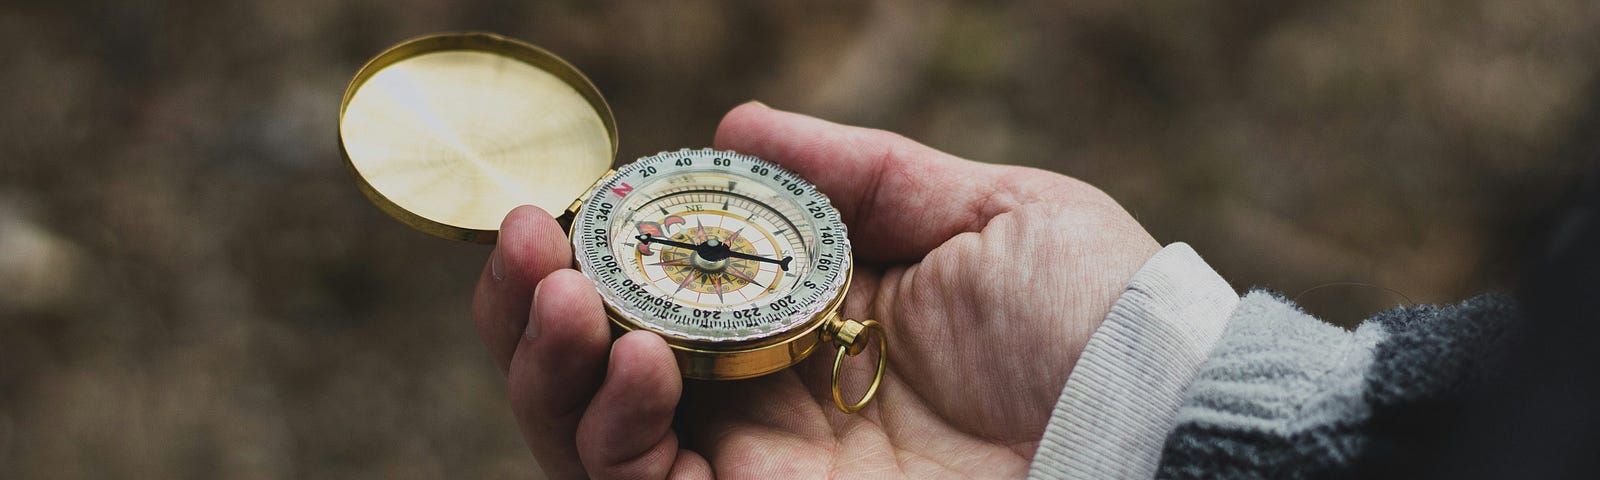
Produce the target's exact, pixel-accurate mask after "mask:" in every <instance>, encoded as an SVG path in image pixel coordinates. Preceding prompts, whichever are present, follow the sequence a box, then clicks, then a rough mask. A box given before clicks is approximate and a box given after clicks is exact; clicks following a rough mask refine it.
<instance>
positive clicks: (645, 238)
mask: <svg viewBox="0 0 1600 480" xmlns="http://www.w3.org/2000/svg"><path fill="white" fill-rule="evenodd" d="M633 238H634V240H638V241H640V242H642V243H659V244H662V245H666V246H669V247H678V248H686V249H689V250H694V251H695V252H697V253H698V252H699V251H700V246H699V245H695V244H693V243H683V242H675V241H672V240H664V239H660V238H656V237H655V235H651V234H648V233H641V234H639V236H636V237H633Z"/></svg>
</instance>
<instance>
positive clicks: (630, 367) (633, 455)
mask: <svg viewBox="0 0 1600 480" xmlns="http://www.w3.org/2000/svg"><path fill="white" fill-rule="evenodd" d="M682 392H683V379H682V377H680V376H679V373H678V367H677V361H676V360H674V359H673V358H672V351H671V349H670V348H668V347H667V344H666V342H664V341H662V340H661V337H660V336H658V335H656V334H654V333H650V332H644V331H635V332H631V333H628V334H626V335H623V336H622V338H619V339H617V341H616V343H614V344H613V345H612V347H611V363H610V365H609V366H608V368H607V371H606V379H605V383H604V384H602V385H601V386H600V391H599V392H598V393H596V394H595V396H594V400H593V401H592V402H590V403H589V409H588V410H587V411H585V412H584V414H583V420H582V422H581V423H580V424H579V425H578V455H579V456H580V457H582V458H583V465H584V467H585V468H586V469H587V471H588V473H589V475H590V476H592V477H594V478H664V477H666V475H667V474H668V473H670V472H671V471H672V468H673V464H674V463H676V461H677V458H678V452H679V451H678V437H677V434H675V433H674V432H673V431H672V415H673V409H675V408H676V407H677V406H678V396H679V395H680V394H681V393H682ZM686 461H689V460H687V459H686ZM686 466H687V464H686Z"/></svg>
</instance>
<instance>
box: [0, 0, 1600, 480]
mask: <svg viewBox="0 0 1600 480" xmlns="http://www.w3.org/2000/svg"><path fill="white" fill-rule="evenodd" d="M449 30H491V31H495V32H499V33H503V34H506V35H509V36H513V37H517V38H521V39H524V40H527V41H530V42H532V43H535V44H539V45H541V46H544V47H546V48H548V49H550V50H553V51H555V52H557V53H558V54H560V55H562V56H564V57H566V58H567V59H568V60H570V61H571V62H572V63H574V64H575V65H577V66H578V67H579V68H580V69H582V70H583V71H584V72H585V73H587V74H588V75H589V76H590V77H591V78H592V79H593V80H594V81H595V83H596V84H597V85H598V86H599V88H600V90H601V91H602V92H603V93H604V94H605V95H606V96H607V98H608V100H609V101H610V103H611V106H612V107H613V109H614V110H615V111H616V116H617V121H618V125H619V129H620V132H621V154H620V155H619V156H620V158H622V159H624V160H628V159H632V158H636V157H639V156H642V155H648V154H651V153H655V152H657V151H660V150H669V149H677V148H680V147H698V146H705V145H707V144H709V143H710V140H711V136H712V132H713V130H714V128H715V126H716V124H717V121H718V119H719V118H720V116H721V114H722V113H723V112H725V111H727V110H728V109H729V108H731V107H733V106H735V105H737V104H739V103H741V102H743V101H745V100H749V99H760V100H762V101H764V102H766V103H768V104H770V105H773V106H776V107H779V108H786V109H792V110H797V111H800V112H804V113H808V114H811V115H815V116H819V117H823V118H827V119H831V120H835V121H839V122H845V123H852V124H859V125H866V126H872V127H878V128H885V129H889V130H893V131H897V132H900V133H903V134H905V135H907V136H909V137H911V138H914V139H917V140H919V141H922V142H924V143H927V144H930V145H932V146H935V147H938V148H941V149H944V150H947V151H950V152H952V153H955V154H958V155H962V156H965V157H967V158H972V159H976V160H982V161H987V162H996V163H1008V164H1020V165H1031V166H1037V167H1041V168H1046V169H1050V170H1053V171H1057V172H1061V173H1065V174H1068V175H1073V176H1076V177H1079V178H1081V179H1084V180H1086V181H1089V182H1091V183H1093V184H1095V185H1098V186H1099V187H1101V188H1102V189H1104V190H1106V191H1107V192H1109V193H1110V194H1111V195H1112V196H1114V197H1115V198H1117V199H1118V200H1119V201H1121V202H1122V203H1123V205H1124V206H1126V207H1127V208H1128V209H1129V210H1130V211H1131V212H1133V213H1134V214H1135V215H1136V216H1137V217H1138V218H1139V219H1140V220H1141V221H1142V222H1143V223H1144V224H1145V226H1146V227H1147V228H1149V229H1150V231H1151V232H1152V233H1153V234H1154V235H1155V236H1156V238H1157V239H1158V240H1160V241H1162V242H1174V241H1184V242H1189V243H1191V244H1192V245H1194V246H1195V248H1196V249H1197V250H1199V251H1200V252H1201V253H1202V255H1204V256H1205V257H1206V258H1207V259H1208V260H1209V261H1211V262H1212V264H1213V265H1214V266H1215V267H1216V268H1217V269H1218V270H1219V271H1221V272H1222V273H1223V274H1224V276H1225V277H1226V278H1228V279H1229V280H1230V281H1231V282H1232V283H1233V285H1234V287H1235V288H1237V289H1241V290H1243V289H1246V288H1251V287H1262V288H1270V289H1274V290H1278V291H1281V292H1283V293H1284V294H1286V295H1289V296H1291V297H1298V298H1300V299H1301V301H1302V303H1303V304H1304V305H1306V307H1307V308H1308V309H1309V310H1311V311H1312V312H1313V313H1316V314H1318V315H1320V316H1322V317H1323V318H1326V319H1328V320H1329V321H1332V322H1336V323H1340V324H1346V325H1348V324H1350V323H1353V322H1355V321H1358V320H1359V319H1360V318H1363V317H1364V316H1365V315H1367V314H1370V313H1372V312H1375V311H1378V310H1381V309H1384V308H1387V307H1391V306H1394V305H1396V304H1399V303H1406V302H1418V303H1422V302H1450V301H1454V300H1458V299H1461V298H1463V297H1465V296H1469V295H1472V294H1475V293H1478V292H1483V291H1488V290H1497V289H1498V290H1503V289H1506V288H1509V287H1510V286H1511V285H1513V284H1514V282H1515V279H1516V275H1517V271H1518V270H1517V267H1518V262H1519V260H1520V259H1522V258H1523V257H1524V255H1525V254H1526V251H1527V249H1528V248H1529V247H1528V245H1529V242H1530V239H1532V238H1536V237H1537V236H1538V228H1537V225H1538V219H1539V218H1541V215H1542V213H1541V212H1543V211H1544V210H1545V209H1547V208H1549V205H1551V203H1552V202H1553V201H1554V200H1555V199H1556V198H1558V197H1559V195H1560V194H1561V193H1562V192H1563V190H1564V189H1566V188H1568V187H1567V185H1568V182H1569V180H1570V179H1571V177H1572V176H1573V175H1575V174H1578V173H1579V172H1581V171H1582V170H1583V169H1584V168H1586V167H1585V166H1584V165H1585V161H1586V159H1587V158H1588V157H1587V156H1588V155H1591V154H1593V153H1594V151H1595V147H1596V146H1597V143H1596V140H1595V139H1596V137H1597V135H1596V133H1597V132H1600V76H1597V73H1600V3H1596V2H1593V1H1592V0H1520V1H1509V0H1506V1H1495V0H1415V1H1408V2H1394V1H1388V0H1339V1H1315V2H1314V1H1304V0H1221V1H1206V2H1201V1H1184V0H1179V1H1172V0H1133V1H1128V0H1119V1H1112V0H1087V1H1074V2H1042V1H1040V2H1007V3H952V2H942V1H928V2H912V1H879V2H844V1H835V2H821V3H816V2H798V1H780V2H770V3H759V4H757V3H754V2H708V1H690V2H621V1H618V2H592V3H591V2H574V1H565V2H489V3H481V2H445V1H432V0H385V1H378V0H360V1H353V2H343V3H338V2H324V1H316V0H263V1H255V2H118V1H69V2H46V1H30V0H10V1H8V2H6V3H5V4H3V5H0V41H3V42H4V44H5V45H6V46H7V48H6V49H5V50H6V52H7V53H6V54H5V55H4V58H8V59H9V60H6V61H4V62H3V63H4V64H5V66H4V67H3V68H0V99H3V101H4V105H5V106H4V108H0V478H439V477H449V478H521V477H527V476H530V475H534V474H535V471H536V468H535V466H534V465H533V463H532V460H531V457H530V456H529V454H528V453H527V452H526V450H525V449H524V447H523V445H522V443H521V440H520V438H519V436H518V434H517V433H516V431H515V428H514V427H513V425H512V423H511V416H510V413H509V411H508V410H507V407H506V404H505V400H504V390H503V387H502V386H501V385H500V384H499V380H500V379H499V373H498V371H497V370H496V368H495V367H494V366H493V365H492V364H491V362H490V361H489V359H488V356H487V355H486V354H485V353H484V352H483V351H482V349H481V348H480V346H479V345H478V340H477V338H476V336H475V334H474V333H473V330H472V326H471V321H470V318H469V310H468V302H469V300H470V297H471V288H472V282H473V281H474V280H475V278H476V275H477V274H478V272H479V269H480V268H482V265H483V263H482V262H483V261H484V259H485V257H486V255H487V253H488V249H487V248H486V247H482V246H476V245H466V244H457V243H452V242H446V241H443V240H438V239H435V238H432V237H428V236H426V235H423V234H420V233H416V232H413V231H411V230H408V229H407V228H406V227H404V226H403V225H401V224H400V223H398V222H395V221H393V220H391V219H390V218H388V217H387V216H385V215H384V214H383V213H381V212H380V211H379V210H377V209H376V208H373V207H372V206H371V205H370V204H368V203H367V201H366V200H365V199H364V198H363V197H362V196H361V194H360V193H359V192H358V191H357V190H356V189H355V187H354V185H353V184H352V183H351V181H350V178H349V176H348V175H347V174H346V172H345V170H344V167H343V165H342V164H341V161H340V156H339V147H338V144H337V137H336V130H337V128H336V119H337V110H338V105H339V99H340V95H341V94H342V92H343V89H344V87H345V83H346V82H347V81H348V80H349V78H350V76H351V75H352V74H353V73H355V71H356V69H357V68H358V67H360V65H361V64H362V62H364V61H365V60H366V59H367V58H368V57H370V56H372V55H374V54H376V53H377V52H379V51H381V50H382V49H383V48H385V47H387V46H389V45H391V44H393V43H396V42H398V41H401V40H403V39H406V38H409V37H412V36H416V35H420V34H425V33H432V32H438V31H449ZM1354 284H1365V285H1371V286H1355V285H1354ZM1318 286H1323V288H1318V289H1315V290H1311V291H1310V292H1307V290H1309V289H1313V287H1318ZM1302 293H1303V295H1302Z"/></svg>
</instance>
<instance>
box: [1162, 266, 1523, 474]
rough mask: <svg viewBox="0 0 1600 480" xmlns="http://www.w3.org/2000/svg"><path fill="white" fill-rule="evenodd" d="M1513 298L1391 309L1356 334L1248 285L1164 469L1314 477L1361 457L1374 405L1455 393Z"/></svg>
mask: <svg viewBox="0 0 1600 480" xmlns="http://www.w3.org/2000/svg"><path fill="white" fill-rule="evenodd" d="M1514 316H1515V310H1514V306H1513V305H1512V304H1511V302H1510V301H1509V300H1507V299H1505V298H1503V297H1498V296H1484V297H1478V298H1475V299H1472V300H1468V301H1466V302H1463V303H1460V304H1457V305H1453V306H1447V307H1435V306H1414V307H1405V308H1399V309H1395V310H1391V311H1388V312H1385V313H1383V314H1380V315H1378V316H1376V317H1373V318H1372V319H1369V320H1367V321H1366V322H1364V323H1362V324H1361V325H1360V326H1359V327H1358V328H1356V330H1355V331H1353V332H1352V331H1348V330H1344V329H1342V328H1339V327H1335V326H1333V325H1329V324H1327V323H1323V322H1322V321H1320V320H1317V319H1316V318H1314V317H1311V316H1310V315H1307V314H1306V313H1305V312H1303V311H1301V310H1300V309H1299V308H1298V307H1296V306H1295V305H1294V304H1292V303H1290V302H1289V301H1287V300H1284V299H1282V298H1281V297H1278V296H1276V295H1273V294H1271V293H1266V292H1262V291H1255V292H1251V293H1249V294H1247V295H1246V296H1245V297H1244V298H1243V299H1242V300H1241V301H1240V302H1239V306H1238V308H1237V309H1235V310H1234V313H1233V318H1232V320H1231V322H1230V323H1229V326H1228V328H1227V330H1226V331H1224V332H1223V335H1222V338H1221V339H1219V340H1218V341H1217V344H1216V346H1215V347H1213V349H1212V352H1211V355H1210V357H1209V358H1207V359H1206V361H1205V363H1204V364H1203V365H1202V366H1201V367H1200V371H1199V372H1198V374H1197V375H1196V377H1195V379H1194V381H1193V382H1192V383H1191V384H1190V385H1189V388H1188V390H1187V392H1186V393H1185V397H1184V400H1183V405H1182V406H1181V407H1180V408H1179V411H1178V414H1177V417H1176V422H1175V426H1174V428H1173V430H1172V431H1171V433H1170V434H1169V435H1168V436H1167V440H1166V444H1165V446H1164V447H1163V450H1162V454H1161V460H1160V465H1159V467H1158V471H1157V477H1158V478H1305V477H1312V476H1318V475H1321V474H1325V473H1328V472H1330V471H1335V470H1337V469H1342V468H1344V467H1348V466H1350V465H1351V464H1352V463H1353V462H1356V461H1358V460H1359V457H1360V456H1361V452H1362V448H1363V446H1364V444H1365V442H1366V439H1367V437H1366V435H1365V433H1364V432H1365V430H1364V427H1365V423H1366V422H1367V420H1368V419H1369V418H1370V416H1371V414H1372V412H1373V410H1374V409H1378V408H1384V407H1385V406H1388V405H1394V404H1401V403H1405V402H1412V401H1418V400H1424V399H1430V398H1439V397H1441V396H1447V395H1451V394H1452V393H1454V392H1457V391H1459V390H1461V389H1463V388H1465V387H1466V386H1468V385H1470V384H1472V383H1473V382H1475V381H1476V380H1477V378H1478V376H1480V375H1482V374H1483V372H1485V371H1487V370H1489V369H1492V367H1493V365H1494V364H1495V359H1496V358H1497V357H1498V354H1497V352H1498V351H1499V350H1500V349H1498V348H1497V346H1498V345H1499V344H1500V343H1501V342H1503V341H1504V339H1503V337H1504V336H1505V335H1506V331H1507V325H1509V320H1510V319H1511V318H1513V317H1514Z"/></svg>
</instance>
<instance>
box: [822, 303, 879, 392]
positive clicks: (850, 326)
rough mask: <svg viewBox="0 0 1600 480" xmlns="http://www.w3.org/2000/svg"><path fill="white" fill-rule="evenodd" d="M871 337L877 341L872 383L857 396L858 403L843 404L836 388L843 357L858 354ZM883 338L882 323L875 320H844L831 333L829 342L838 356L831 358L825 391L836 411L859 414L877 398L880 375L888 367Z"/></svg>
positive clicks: (840, 375) (838, 389) (837, 387)
mask: <svg viewBox="0 0 1600 480" xmlns="http://www.w3.org/2000/svg"><path fill="white" fill-rule="evenodd" d="M872 338H877V340H878V368H877V369H876V371H875V372H873V374H872V384H871V385H869V386H868V387H867V392H866V393H864V394H862V395H861V399H860V400H857V401H856V402H855V403H846V402H845V401H844V392H843V391H841V390H840V388H839V379H840V378H841V377H842V376H843V375H842V374H841V373H840V370H841V369H842V368H843V366H844V357H846V356H851V357H854V356H856V355H859V354H861V352H862V351H865V350H866V348H867V340H870V339H872ZM887 338H888V334H887V333H885V332H884V329H883V324H881V323H878V321H877V320H867V321H863V322H857V321H855V320H845V321H843V322H840V323H839V324H838V327H837V330H836V331H835V332H834V333H833V343H834V345H836V346H838V348H839V353H837V354H835V355H834V356H833V376H832V379H831V380H829V384H830V385H829V388H831V389H832V390H833V404H834V405H836V406H838V407H839V411H841V412H844V413H856V412H859V411H861V409H863V408H866V406H867V404H868V403H871V402H872V398H873V397H875V396H877V395H878V386H880V385H882V384H883V372H884V370H886V369H888V366H889V342H888V340H887Z"/></svg>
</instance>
